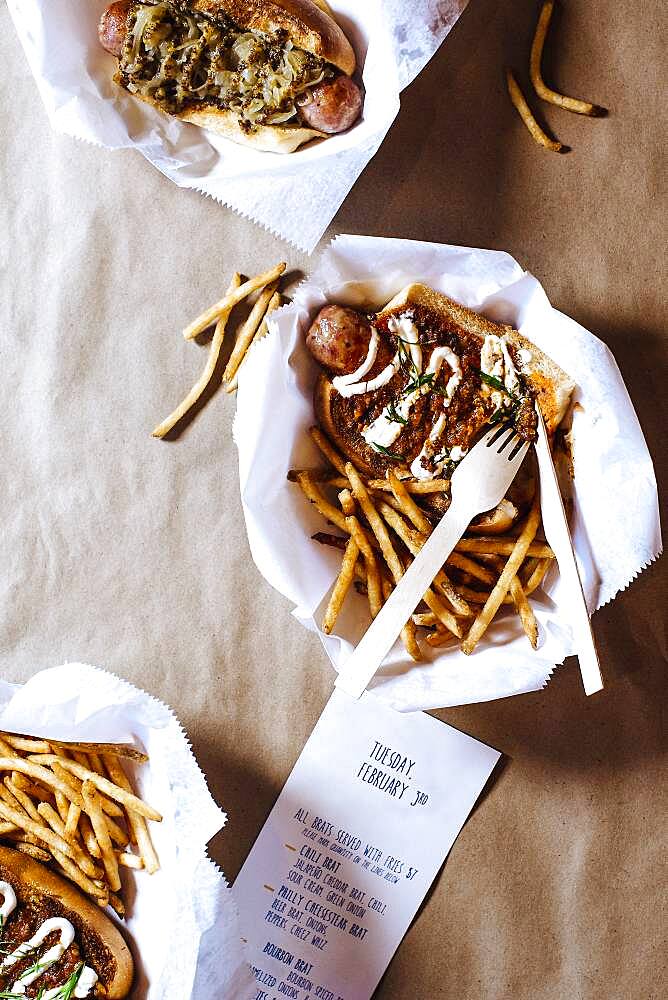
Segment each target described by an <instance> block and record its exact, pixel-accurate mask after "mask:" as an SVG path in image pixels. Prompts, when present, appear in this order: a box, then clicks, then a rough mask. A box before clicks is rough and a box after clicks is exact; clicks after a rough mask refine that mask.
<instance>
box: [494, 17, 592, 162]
mask: <svg viewBox="0 0 668 1000" xmlns="http://www.w3.org/2000/svg"><path fill="white" fill-rule="evenodd" d="M553 13H554V0H545V2H544V3H543V6H542V7H541V11H540V15H539V17H538V24H537V25H536V32H535V34H534V38H533V42H532V44H531V56H530V58H529V75H530V77H531V84H532V86H533V89H534V91H535V92H536V95H537V96H538V97H540V99H541V100H543V101H546V102H547V103H548V104H554V105H556V107H558V108H563V109H564V110H565V111H572V112H573V113H574V114H576V115H586V116H587V117H589V118H601V117H603V116H604V115H605V114H606V111H605V108H601V107H599V106H598V105H597V104H592V103H591V102H590V101H581V100H580V99H579V98H577V97H568V96H567V95H566V94H560V93H559V92H558V91H557V90H553V89H552V88H551V87H548V85H547V84H546V83H545V80H544V79H543V74H542V70H541V64H542V61H543V49H544V48H545V39H546V38H547V32H548V28H549V27H550V22H551V20H552V14H553ZM506 86H507V88H508V94H509V96H510V100H511V101H512V102H513V106H514V107H515V109H516V110H517V112H518V113H519V115H520V117H521V119H522V121H523V122H524V124H525V125H526V127H527V129H528V130H529V132H530V133H531V136H532V137H533V139H534V140H535V141H536V142H537V143H538V145H539V146H543V147H544V148H545V149H549V150H551V151H552V152H553V153H564V152H567V150H568V147H567V146H564V144H563V143H561V142H559V141H558V140H557V139H551V138H550V136H549V135H547V134H546V132H545V131H544V129H542V128H541V127H540V125H539V124H538V122H537V121H536V118H535V116H534V115H533V113H532V111H531V108H530V107H529V105H528V103H527V100H526V98H525V96H524V94H523V93H522V90H521V88H520V85H519V83H518V82H517V78H516V76H515V74H514V73H513V71H512V70H511V69H506Z"/></svg>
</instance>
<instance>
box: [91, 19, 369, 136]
mask: <svg viewBox="0 0 668 1000" xmlns="http://www.w3.org/2000/svg"><path fill="white" fill-rule="evenodd" d="M98 34H99V38H100V43H101V44H102V46H103V47H104V48H105V49H106V50H107V51H108V52H110V53H111V54H112V55H114V56H116V58H117V59H118V69H117V72H116V74H115V76H114V80H115V82H116V83H117V84H118V85H119V86H121V87H123V88H125V90H127V91H128V92H129V93H131V94H133V95H134V96H135V97H138V98H140V99H141V100H144V101H147V102H148V103H150V104H153V105H154V106H155V107H157V108H159V109H160V110H161V111H164V112H166V113H167V114H170V115H173V116H174V117H176V118H180V119H181V120H182V121H186V122H190V123H192V124H194V125H201V126H202V127H203V128H207V129H209V130H211V131H213V132H217V133H219V134H220V135H224V136H226V137H227V138H229V139H233V140H234V141H235V142H239V143H242V144H245V145H249V146H253V147H254V148H256V149H260V150H268V151H273V152H280V153H290V152H293V151H294V150H295V149H297V148H299V146H302V145H303V144H304V143H306V142H309V141H310V140H311V139H315V138H323V137H326V136H327V135H330V134H333V133H336V132H343V131H345V130H346V129H348V128H350V126H351V125H353V124H354V123H355V122H356V121H357V119H358V118H359V115H360V112H361V109H362V95H361V92H360V89H359V87H358V86H357V84H356V83H355V81H354V80H352V79H351V75H352V73H353V72H354V71H355V53H354V52H353V49H352V46H351V45H350V42H349V41H348V39H347V38H346V36H345V35H344V33H343V31H342V30H341V29H340V28H339V26H338V24H336V22H335V21H334V20H333V18H332V17H330V15H329V14H327V13H326V12H325V11H324V10H322V9H320V7H319V6H317V5H316V4H315V3H313V2H312V0H164V2H154V0H150V2H149V0H141V2H139V0H117V2H115V3H112V4H111V5H110V6H109V7H108V8H107V9H106V10H105V11H104V13H103V14H102V17H101V18H100V22H99V28H98Z"/></svg>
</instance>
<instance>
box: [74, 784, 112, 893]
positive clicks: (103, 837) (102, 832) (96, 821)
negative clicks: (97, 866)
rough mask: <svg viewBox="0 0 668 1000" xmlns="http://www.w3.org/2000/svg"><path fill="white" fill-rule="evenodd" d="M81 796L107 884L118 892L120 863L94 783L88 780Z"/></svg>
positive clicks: (83, 786) (82, 788)
mask: <svg viewBox="0 0 668 1000" xmlns="http://www.w3.org/2000/svg"><path fill="white" fill-rule="evenodd" d="M81 794H82V795H83V799H84V802H85V804H86V812H87V813H88V816H89V817H90V821H91V824H92V826H93V831H94V833H95V839H96V840H97V842H98V844H99V847H100V851H101V853H102V864H103V866H104V870H105V872H106V875H107V882H108V884H109V888H110V889H111V890H112V892H118V890H119V889H120V887H121V878H120V875H119V873H118V861H117V860H116V855H115V854H114V852H113V849H112V846H111V838H110V836H109V830H108V829H107V822H106V819H105V815H104V813H103V812H102V806H101V805H100V800H99V797H98V794H97V789H96V787H95V786H94V784H93V782H92V781H90V780H88V779H86V780H85V781H84V783H83V785H82V786H81Z"/></svg>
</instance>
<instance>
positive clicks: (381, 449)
mask: <svg viewBox="0 0 668 1000" xmlns="http://www.w3.org/2000/svg"><path fill="white" fill-rule="evenodd" d="M371 447H372V448H373V450H374V451H377V452H379V454H381V455H385V457H386V458H393V459H395V461H397V462H403V460H404V458H405V455H400V454H399V452H397V451H390V449H389V448H385V447H384V446H383V445H382V444H376V442H375V441H371Z"/></svg>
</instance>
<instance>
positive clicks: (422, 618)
mask: <svg viewBox="0 0 668 1000" xmlns="http://www.w3.org/2000/svg"><path fill="white" fill-rule="evenodd" d="M309 434H310V436H311V438H312V440H313V442H314V443H315V445H316V446H317V447H318V449H319V450H320V452H321V453H322V455H323V456H324V457H325V458H326V459H327V462H328V467H327V468H325V469H318V470H308V469H294V470H291V472H290V473H289V475H288V478H289V479H290V480H291V481H292V482H296V483H298V484H299V486H300V487H301V489H302V491H303V493H304V495H305V496H306V498H307V499H308V500H309V501H310V502H311V503H312V504H314V506H315V507H316V508H317V510H318V511H319V512H320V513H321V514H322V516H323V517H324V518H325V520H326V521H328V522H329V523H330V524H331V525H333V526H334V527H335V528H337V529H338V530H339V532H340V534H330V533H327V532H318V533H317V534H316V535H314V536H313V537H314V539H315V540H316V541H318V542H321V543H322V544H326V545H331V546H334V547H336V548H339V549H341V551H342V552H343V561H342V565H341V571H340V573H339V576H338V578H337V580H336V583H335V584H334V588H333V590H332V592H331V596H330V600H329V603H328V605H327V609H326V611H325V614H324V618H323V622H322V629H323V631H324V632H326V633H328V634H329V633H331V632H332V630H333V628H334V626H335V624H336V620H337V618H338V616H339V613H340V611H341V608H342V606H343V602H344V600H345V598H346V595H347V594H348V592H349V591H350V589H351V587H353V589H355V590H357V591H358V592H359V593H362V594H364V595H366V597H367V600H368V605H369V614H370V616H371V618H375V617H376V615H377V614H378V612H379V611H380V608H381V607H382V605H383V602H384V601H386V600H387V598H388V596H389V594H390V593H391V591H392V588H393V587H394V586H395V584H397V583H398V582H399V580H400V579H401V577H402V576H403V574H404V573H405V571H406V568H407V566H408V565H409V563H410V562H411V561H412V559H413V558H414V557H415V556H416V555H417V553H418V552H419V551H420V549H421V547H422V545H423V544H424V543H425V541H426V540H427V538H428V536H429V535H430V534H431V532H432V531H433V528H434V526H433V524H432V522H431V520H430V519H429V517H428V516H427V511H426V510H425V508H424V507H423V506H421V505H420V502H421V501H422V502H424V500H425V499H426V498H427V497H428V495H429V494H433V493H439V492H441V493H442V492H447V491H448V490H449V486H450V484H449V482H448V481H447V480H445V479H433V480H415V479H411V478H400V477H399V476H398V475H397V474H396V473H395V472H393V471H392V470H389V471H388V473H387V476H386V478H385V479H371V478H369V477H367V476H365V475H363V474H362V473H361V472H360V470H359V469H357V468H356V467H355V466H354V465H353V463H352V462H349V461H347V460H346V459H344V458H343V456H342V455H341V454H339V452H338V451H337V450H336V449H335V448H334V447H333V445H332V443H331V441H330V440H329V439H328V438H327V437H326V435H325V434H324V433H323V432H322V430H320V428H318V427H312V428H311V429H310V431H309ZM536 489H537V488H536ZM328 494H329V495H328ZM540 521H541V518H540V503H539V498H538V494H537V492H536V495H535V496H534V498H533V501H532V503H531V507H530V510H529V512H528V514H527V515H526V517H525V519H524V520H523V522H520V524H519V526H518V527H517V528H516V529H515V530H514V531H512V532H506V533H505V534H499V535H493V536H489V537H486V536H481V535H473V534H466V535H464V537H463V538H462V539H461V540H460V541H459V542H458V544H457V545H456V546H455V549H454V552H452V554H451V555H450V556H449V558H448V559H447V561H446V563H445V565H444V566H443V568H442V569H441V570H440V571H439V573H438V574H437V575H436V577H435V579H434V581H433V583H432V585H431V587H430V588H429V590H428V591H427V592H426V593H425V595H424V597H423V600H422V604H421V605H420V606H419V607H418V609H417V611H416V613H415V614H413V615H412V616H411V618H410V619H409V621H407V622H406V624H405V626H404V628H403V630H402V633H401V638H402V641H403V643H404V646H405V647H406V650H407V652H408V653H409V655H410V656H411V657H412V658H413V659H414V660H420V659H421V658H422V652H421V649H420V644H419V642H418V630H420V632H422V630H425V631H424V633H423V634H424V641H425V642H426V643H427V644H428V645H429V646H448V645H451V644H457V643H458V644H460V647H461V649H462V650H463V651H464V652H465V653H472V652H473V650H474V649H475V647H476V645H477V644H478V642H480V639H481V638H482V637H483V635H484V634H485V632H486V630H487V629H488V627H489V625H490V624H491V622H492V620H493V619H494V617H495V616H496V614H497V612H498V611H499V610H500V609H501V608H505V607H509V606H510V607H513V608H514V609H515V611H516V612H517V614H518V615H519V617H520V620H521V622H522V627H523V629H524V632H525V634H526V636H527V638H528V639H529V642H530V643H531V645H532V646H533V648H534V649H536V648H537V646H538V625H537V622H536V618H535V615H534V613H533V610H532V608H531V605H530V603H529V600H528V598H529V596H530V595H531V594H532V593H533V592H534V591H535V590H536V589H537V588H538V587H539V586H540V584H541V583H542V581H543V578H544V577H545V574H546V573H547V570H548V568H549V566H550V564H551V562H552V560H553V559H554V553H553V552H552V549H551V548H550V546H549V545H547V544H546V543H544V542H541V541H538V540H537V539H536V534H537V532H538V529H539V527H540Z"/></svg>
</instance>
